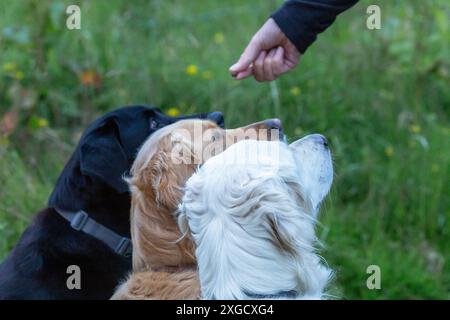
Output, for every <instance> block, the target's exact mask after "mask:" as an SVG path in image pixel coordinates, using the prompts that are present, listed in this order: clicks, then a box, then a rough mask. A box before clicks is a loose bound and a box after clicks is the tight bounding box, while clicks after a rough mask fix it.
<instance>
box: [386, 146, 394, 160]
mask: <svg viewBox="0 0 450 320" xmlns="http://www.w3.org/2000/svg"><path fill="white" fill-rule="evenodd" d="M384 153H385V154H386V156H387V157H388V158H391V157H392V156H393V155H394V148H392V146H387V147H386V148H385V149H384Z"/></svg>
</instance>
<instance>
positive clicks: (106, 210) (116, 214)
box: [0, 106, 224, 299]
mask: <svg viewBox="0 0 450 320" xmlns="http://www.w3.org/2000/svg"><path fill="white" fill-rule="evenodd" d="M187 118H201V119H210V120H212V121H214V122H216V123H217V124H219V125H220V126H222V127H223V125H224V123H223V121H224V120H223V116H222V113H220V112H212V113H205V114H197V115H191V116H183V117H169V116H167V115H165V114H163V113H162V112H161V111H160V110H159V109H157V108H153V107H147V106H131V107H124V108H120V109H117V110H115V111H112V112H110V113H107V114H106V115H104V116H103V117H101V118H99V119H98V120H96V121H95V122H94V123H92V124H91V125H90V126H89V127H88V128H87V130H86V131H85V132H84V134H83V136H82V137H81V139H80V142H79V143H78V146H77V147H76V149H75V152H74V153H73V155H72V156H71V158H70V160H69V162H68V163H67V164H66V166H65V168H64V170H63V171H62V173H61V175H60V176H59V178H58V180H57V182H56V186H55V189H54V190H53V193H52V194H51V196H50V199H49V202H48V207H47V208H46V209H44V210H42V211H41V212H40V213H39V214H38V215H37V216H36V217H35V218H34V220H33V222H32V223H31V225H30V226H29V227H28V228H27V229H26V230H25V232H24V233H23V234H22V236H21V238H20V240H19V241H18V243H17V244H16V246H15V247H14V248H13V250H12V251H11V252H10V254H9V255H8V256H7V257H6V259H5V260H4V261H3V263H2V264H1V265H0V299H109V298H110V297H111V295H112V294H113V291H114V289H115V287H116V286H117V285H118V283H119V281H120V280H121V279H122V278H123V277H125V276H126V274H127V273H128V272H129V271H130V270H131V257H130V252H131V251H130V249H131V248H130V246H129V240H128V239H127V238H129V237H130V222H129V213H130V194H129V191H128V187H127V184H126V183H125V182H124V180H123V179H122V177H123V175H124V174H126V173H127V172H128V171H129V169H130V168H131V165H132V163H133V161H134V158H135V155H136V154H137V151H138V149H139V147H140V145H141V144H142V143H143V142H144V141H145V140H146V138H147V137H148V136H149V135H150V134H152V133H153V132H155V131H156V130H158V129H159V128H162V127H164V126H166V125H169V124H171V123H174V122H176V121H178V120H181V119H187ZM80 213H81V214H80ZM86 214H87V215H88V219H86V218H87V216H86ZM73 277H77V278H73Z"/></svg>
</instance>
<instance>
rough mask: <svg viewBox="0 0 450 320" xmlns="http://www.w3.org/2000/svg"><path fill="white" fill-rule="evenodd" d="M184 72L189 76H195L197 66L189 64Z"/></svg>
mask: <svg viewBox="0 0 450 320" xmlns="http://www.w3.org/2000/svg"><path fill="white" fill-rule="evenodd" d="M185 71H186V73H187V74H188V75H190V76H195V75H196V74H197V72H198V68H197V66H196V65H194V64H190V65H188V66H187V67H186V70H185Z"/></svg>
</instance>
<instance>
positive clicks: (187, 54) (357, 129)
mask: <svg viewBox="0 0 450 320" xmlns="http://www.w3.org/2000/svg"><path fill="white" fill-rule="evenodd" d="M72 3H73V1H51V2H50V1H32V0H29V1H25V0H22V1H6V0H0V46H1V47H2V50H1V51H0V63H1V64H2V66H1V67H2V70H0V72H1V74H0V117H2V116H3V115H4V114H5V113H6V112H8V111H11V110H16V111H17V112H18V114H19V116H20V121H19V124H18V126H17V127H16V128H15V130H13V132H12V133H11V135H10V136H9V137H8V138H7V139H6V138H4V137H3V138H1V144H0V181H1V186H0V259H2V258H3V257H4V256H5V255H6V254H7V252H8V251H9V250H10V249H11V248H12V246H13V245H14V243H15V242H16V241H17V239H18V237H19V236H20V234H21V232H22V231H23V230H24V228H25V227H26V226H27V224H28V223H29V221H30V219H31V218H32V216H33V214H34V213H35V212H36V210H38V209H39V208H42V207H43V206H44V205H45V202H46V200H47V198H48V196H49V193H50V192H51V189H52V186H53V184H54V182H55V179H56V178H57V176H58V174H59V172H60V170H61V168H62V166H63V165H64V163H65V161H66V160H67V157H68V156H69V154H70V152H71V150H72V149H73V147H74V146H75V144H76V141H77V138H78V137H79V134H80V132H81V130H82V129H83V128H84V127H85V126H86V125H87V124H88V123H89V122H90V121H91V120H93V119H94V118H95V117H97V116H98V115H101V114H102V113H104V112H106V111H108V110H111V109H114V108H116V107H118V106H122V105H127V104H136V103H152V104H155V105H157V106H160V107H161V108H162V109H163V110H168V109H169V108H173V107H176V108H177V109H179V110H180V111H181V112H182V113H190V112H194V111H195V112H198V111H208V110H221V111H223V112H224V113H225V116H226V122H227V125H228V126H230V127H234V126H240V125H243V124H246V123H249V122H254V121H257V120H260V119H264V118H270V117H279V118H281V119H282V120H283V123H284V127H285V131H286V132H287V133H288V135H290V136H291V137H292V138H294V137H299V136H302V135H305V134H308V133H312V132H320V133H323V134H325V135H326V136H327V137H328V138H329V139H330V141H331V145H332V150H333V154H334V160H335V171H336V176H335V182H334V187H333V190H332V193H331V196H330V199H329V200H328V201H327V202H326V204H325V205H324V210H323V212H322V216H321V222H322V226H320V227H319V228H318V234H319V236H320V238H321V239H322V240H323V242H324V243H325V247H324V249H323V250H322V255H323V256H324V258H325V259H326V260H327V262H328V264H329V265H330V266H331V267H332V268H333V269H335V270H336V271H337V272H336V277H335V281H334V283H333V288H332V292H333V293H335V294H336V295H338V296H339V297H342V298H348V299H402V298H406V299H427V298H440V299H449V298H450V266H449V262H448V259H449V257H450V246H449V245H448V244H449V243H450V226H449V216H450V199H449V195H450V190H449V189H450V188H449V181H450V178H449V177H450V148H449V147H450V145H449V141H450V126H449V114H450V112H449V111H450V90H449V88H450V42H449V41H448V39H449V37H450V19H449V17H450V4H449V3H448V1H446V0H436V1H435V0H433V1H431V0H428V1H424V0H414V1H413V0H410V1H408V3H405V2H404V1H387V0H386V1H371V2H368V1H361V2H360V3H359V4H358V5H357V6H356V7H354V8H353V9H352V10H350V11H348V12H346V13H345V14H343V15H342V16H341V17H340V18H338V20H337V21H336V23H335V24H334V25H333V26H332V27H331V28H330V29H329V30H328V31H327V32H326V33H325V34H323V35H320V36H319V40H318V41H317V42H316V43H315V44H314V45H313V46H312V47H311V48H310V49H309V50H308V51H307V53H306V54H305V55H304V56H303V57H302V59H301V63H300V65H299V67H298V68H297V69H296V70H295V71H294V72H292V73H290V74H289V75H286V76H284V77H282V78H281V79H279V80H277V81H276V82H274V83H272V84H266V83H264V84H261V83H257V82H255V81H253V80H247V81H242V82H236V81H234V80H233V79H232V78H231V77H230V76H229V74H228V72H227V69H228V67H229V66H230V65H231V64H232V63H233V62H234V61H235V60H236V59H237V58H238V57H239V55H240V53H241V51H242V49H243V47H244V46H245V44H246V42H247V41H248V40H249V38H250V37H251V35H252V34H253V32H255V31H256V30H257V28H258V27H259V26H260V25H261V24H262V23H263V22H264V21H265V19H266V18H267V16H268V15H269V14H270V13H271V12H272V11H273V10H274V9H275V8H276V7H277V6H278V5H279V4H280V1H237V0H233V1H226V2H224V1H219V0H214V1H212V0H210V1H151V2H148V1H132V2H131V1H106V0H96V1H78V2H77V3H79V4H80V6H81V10H82V30H80V31H68V30H67V29H66V28H65V17H66V16H65V14H64V10H65V7H66V6H67V5H68V4H72ZM374 3H375V4H378V5H380V7H381V10H382V29H381V30H376V31H369V30H367V29H366V27H365V23H366V17H367V16H366V13H365V9H366V7H367V6H368V5H369V4H374ZM217 33H219V34H221V35H223V40H224V41H223V42H222V43H217V42H220V41H216V40H217V39H219V38H221V36H220V35H219V36H217ZM219 40H220V39H219ZM7 63H14V64H15V66H14V67H13V68H11V65H9V66H8V65H7V66H5V64H7ZM188 65H195V66H196V67H197V69H198V72H197V73H196V74H195V75H188V74H187V73H186V72H185V69H186V67H187V66H188ZM10 69H13V70H10ZM8 70H9V71H8ZM85 70H92V71H95V72H96V73H98V75H99V76H100V77H101V86H100V88H92V87H90V86H86V85H83V84H81V83H80V75H81V74H82V72H83V71H85ZM18 71H20V72H23V76H24V77H23V79H21V78H22V77H21V75H20V74H18V73H17V72H18ZM205 72H206V74H205ZM297 87H298V88H299V89H300V94H298V95H296V94H295V93H296V91H297V92H298V89H294V90H293V88H297ZM293 93H294V94H293ZM0 119H1V118H0ZM43 119H46V120H47V121H48V126H47V125H46V123H45V121H44V122H43V121H42V120H43ZM372 264H376V265H379V266H380V267H381V273H382V282H381V285H382V289H381V290H368V289H367V287H366V279H367V277H368V275H367V274H366V268H367V267H368V266H369V265H372Z"/></svg>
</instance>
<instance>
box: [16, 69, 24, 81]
mask: <svg viewBox="0 0 450 320" xmlns="http://www.w3.org/2000/svg"><path fill="white" fill-rule="evenodd" d="M14 77H15V78H16V79H17V80H22V79H23V78H24V77H25V75H24V73H23V72H22V71H17V72H16V73H15V74H14Z"/></svg>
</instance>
